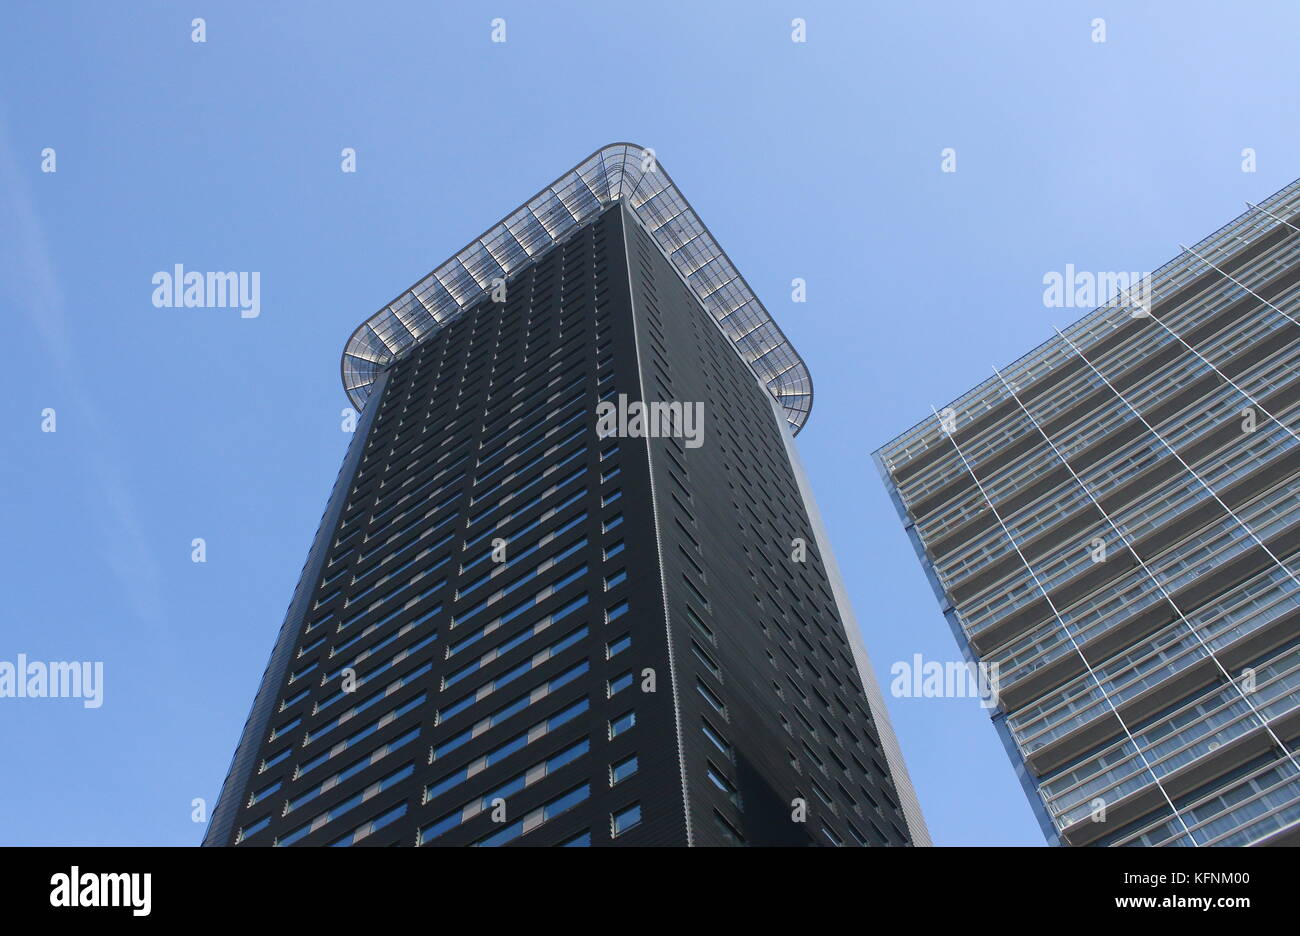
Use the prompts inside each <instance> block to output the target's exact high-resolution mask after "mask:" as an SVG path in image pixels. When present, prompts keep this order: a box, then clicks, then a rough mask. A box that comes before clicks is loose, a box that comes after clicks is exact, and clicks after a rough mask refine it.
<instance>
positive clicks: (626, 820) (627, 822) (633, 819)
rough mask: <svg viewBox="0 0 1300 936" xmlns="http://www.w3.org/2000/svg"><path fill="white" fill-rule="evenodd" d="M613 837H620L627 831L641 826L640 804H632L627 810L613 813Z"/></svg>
mask: <svg viewBox="0 0 1300 936" xmlns="http://www.w3.org/2000/svg"><path fill="white" fill-rule="evenodd" d="M613 819H614V835H616V836H617V835H622V834H623V833H624V832H626V831H627V830H628V829H631V828H634V827H635V826H639V825H640V824H641V804H640V803H633V804H632V805H631V806H629V807H627V809H624V810H620V811H619V812H616V813H614V816H613Z"/></svg>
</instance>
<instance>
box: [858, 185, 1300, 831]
mask: <svg viewBox="0 0 1300 936" xmlns="http://www.w3.org/2000/svg"><path fill="white" fill-rule="evenodd" d="M1298 260H1300V183H1294V184H1292V185H1290V186H1288V187H1287V188H1285V189H1283V190H1282V191H1280V192H1278V193H1277V194H1275V195H1274V196H1272V197H1271V198H1269V199H1268V200H1267V201H1265V202H1264V203H1263V204H1261V205H1259V206H1251V207H1250V210H1249V211H1247V212H1246V213H1245V214H1243V215H1241V216H1240V217H1239V218H1237V219H1236V220H1234V221H1233V222H1232V223H1231V224H1229V225H1228V226H1226V227H1224V228H1222V229H1221V230H1219V231H1217V232H1215V233H1214V234H1212V235H1211V236H1209V237H1208V238H1206V239H1205V240H1203V241H1201V242H1200V243H1199V244H1197V245H1195V246H1194V247H1191V248H1184V250H1183V252H1182V253H1181V254H1180V255H1179V256H1178V257H1176V258H1175V259H1174V260H1172V261H1171V262H1170V263H1168V264H1166V265H1165V266H1163V267H1162V268H1160V269H1159V270H1157V271H1156V272H1155V273H1153V274H1151V276H1150V279H1149V281H1148V282H1146V283H1144V284H1138V286H1137V288H1134V289H1130V290H1128V291H1126V292H1122V293H1121V294H1120V295H1118V296H1117V297H1116V298H1115V299H1114V300H1113V301H1111V302H1109V303H1107V304H1106V305H1104V306H1102V307H1101V308H1098V309H1097V310H1095V311H1094V312H1092V313H1091V314H1089V315H1087V316H1085V317H1084V318H1083V319H1081V320H1080V321H1078V322H1076V323H1075V324H1074V325H1072V326H1070V327H1069V328H1067V329H1066V330H1065V331H1064V332H1058V333H1057V335H1056V336H1055V337H1053V338H1052V339H1051V340H1049V341H1047V342H1046V343H1045V344H1043V345H1040V346H1039V347H1038V348H1036V349H1035V350H1033V351H1031V352H1030V353H1029V354H1028V355H1026V356H1025V357H1023V358H1021V359H1020V360H1018V361H1016V362H1015V363H1014V364H1011V365H1009V366H1008V367H1006V368H1004V369H1002V370H1000V371H997V372H995V373H994V375H993V376H992V377H990V378H989V379H988V380H986V381H984V382H983V383H982V384H980V385H979V386H977V387H976V388H975V389H973V390H971V391H970V392H968V393H966V394H965V395H964V396H962V397H961V398H960V399H958V400H956V401H954V402H953V403H951V404H950V405H948V406H946V407H942V408H939V409H937V410H936V411H935V412H934V413H933V414H932V415H931V416H930V417H929V418H926V419H925V420H923V421H922V422H921V423H919V424H918V425H917V426H915V427H914V428H913V429H911V430H909V431H908V432H906V433H904V434H903V435H902V436H900V437H899V438H897V439H895V440H894V441H892V442H890V443H888V444H887V445H885V446H884V447H882V448H881V449H880V450H879V451H878V452H877V453H876V460H877V464H878V467H879V469H880V472H881V474H882V475H883V477H884V479H885V483H886V486H887V487H888V489H889V492H890V494H891V496H892V498H893V499H894V502H895V505H896V507H897V509H898V511H899V514H900V515H901V516H902V519H903V522H904V524H905V526H906V529H907V533H908V536H909V538H910V539H911V541H912V544H913V546H914V547H915V549H916V551H917V553H918V555H919V556H920V558H921V561H922V563H923V564H924V566H925V568H926V570H927V574H928V575H929V577H930V581H931V584H932V585H933V587H934V590H935V592H936V594H937V595H938V597H939V600H940V603H941V605H942V609H943V613H944V615H945V617H946V618H947V620H948V623H949V625H950V626H951V628H952V631H953V633H954V634H955V635H956V637H957V640H958V642H959V644H960V645H961V646H962V648H963V650H964V652H965V653H966V654H967V659H968V662H972V663H978V664H983V665H984V666H985V668H986V673H987V675H988V676H989V678H990V680H991V681H995V682H996V684H997V686H998V687H999V690H1000V691H999V695H998V698H999V704H998V706H997V707H996V708H995V709H994V710H993V711H994V722H995V724H996V726H997V729H998V731H999V733H1000V735H1001V736H1002V739H1003V742H1004V744H1005V746H1006V748H1007V751H1008V752H1009V754H1010V755H1011V758H1012V761H1013V763H1014V764H1015V765H1016V769H1017V772H1018V773H1019V775H1020V778H1021V781H1022V783H1023V785H1024V787H1025V790H1026V792H1027V794H1028V796H1029V798H1030V801H1031V802H1032V803H1033V805H1034V807H1035V809H1036V811H1037V813H1038V815H1039V819H1040V822H1041V824H1042V826H1043V829H1044V832H1045V833H1046V835H1047V836H1048V838H1049V840H1050V841H1052V842H1053V843H1057V844H1065V845H1105V846H1119V845H1149V846H1154V845H1184V846H1189V845H1195V846H1207V845H1252V844H1283V843H1287V844H1295V843H1297V842H1300V769H1298V767H1300V765H1298V764H1297V754H1296V750H1297V745H1298V742H1300V579H1298V578H1297V575H1298V574H1300V556H1298V555H1297V550H1298V549H1300V446H1298V445H1297V443H1298V442H1300V436H1297V432H1298V431H1300V410H1298V409H1297V407H1298V405H1300V321H1298V320H1300V264H1298V263H1297V261H1298Z"/></svg>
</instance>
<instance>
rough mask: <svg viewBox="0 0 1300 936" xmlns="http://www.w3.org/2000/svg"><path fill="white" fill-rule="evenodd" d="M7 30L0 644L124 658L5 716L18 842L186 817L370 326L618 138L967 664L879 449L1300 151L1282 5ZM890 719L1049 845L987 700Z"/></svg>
mask: <svg viewBox="0 0 1300 936" xmlns="http://www.w3.org/2000/svg"><path fill="white" fill-rule="evenodd" d="M195 16H202V17H205V18H206V21H207V41H206V42H205V43H202V44H197V43H194V42H192V41H191V38H190V32H191V26H190V20H191V19H192V18H193V17H195ZM493 17H503V18H504V19H505V20H506V23H507V41H506V42H505V43H503V44H494V43H492V42H490V41H489V31H490V29H489V21H490V20H491V19H492V18H493ZM794 17H802V18H804V19H806V21H807V34H808V41H807V42H806V43H802V44H796V43H793V42H791V41H790V21H791V19H792V18H794ZM1097 17H1101V18H1103V19H1105V21H1106V31H1107V37H1106V38H1107V41H1106V42H1105V43H1095V42H1093V41H1091V33H1092V26H1091V25H1090V24H1091V22H1092V20H1093V19H1094V18H1097ZM6 20H7V22H6V27H5V30H4V34H3V37H0V80H3V83H4V87H5V88H6V89H7V93H6V94H5V96H4V99H3V101H0V310H2V311H3V321H4V325H5V331H6V333H7V334H8V336H9V339H8V340H9V341H10V343H11V352H10V353H9V355H8V361H9V363H8V365H7V367H8V368H9V370H10V373H11V374H12V375H13V377H14V379H13V380H10V381H9V382H8V391H7V392H6V393H5V394H4V396H3V399H2V400H0V412H2V413H3V419H4V427H5V440H6V443H7V445H6V457H5V458H4V459H2V460H0V473H2V474H0V481H2V483H0V491H3V495H2V496H3V516H4V519H5V526H6V529H7V533H8V535H7V536H6V537H5V538H4V543H3V552H4V555H3V557H0V558H2V560H3V561H0V568H3V569H5V570H6V580H5V592H6V601H5V603H4V611H3V617H2V618H0V660H10V661H12V660H14V659H15V658H16V655H17V654H18V653H26V654H27V655H28V657H30V658H33V659H44V660H102V661H104V664H105V687H104V690H105V691H104V704H103V706H102V707H101V708H99V709H94V710H89V709H86V708H84V707H83V706H82V705H80V704H79V703H76V702H66V701H64V702H47V701H36V700H12V699H4V700H0V739H2V740H3V744H4V748H5V752H6V755H7V756H6V758H5V767H6V769H5V770H3V771H0V844H195V843H197V842H198V840H199V838H200V837H201V835H202V827H201V826H200V825H197V824H195V823H194V822H193V821H191V805H190V804H191V801H192V800H193V799H194V798H196V797H202V798H205V799H206V800H207V801H208V803H209V806H210V805H211V804H212V802H213V801H214V800H215V798H216V795H217V792H218V789H219V786H220V783H221V780H222V778H223V777H224V775H225V771H226V767H227V765H228V763H229V759H230V755H231V753H232V751H233V749H234V745H235V742H236V740H237V737H238V734H239V730H240V728H241V727H242V725H243V722H244V718H245V716H246V715H247V712H248V708H249V704H250V703H251V701H252V697H253V693H254V691H255V689H256V686H257V682H258V679H259V678H260V676H261V673H262V669H263V667H264V666H265V663H266V659H267V656H268V655H269V652H270V649H271V644H272V641H273V640H274V637H275V634H276V631H277V629H278V627H279V625H280V622H281V619H282V616H283V614H284V610H285V608H286V606H287V604H288V601H289V597H290V594H291V592H292V590H293V587H294V584H295V581H296V579H297V575H298V572H299V570H300V568H301V566H302V562H303V560H304V558H305V556H306V551H307V549H308V546H309V544H310V542H311V538H312V535H313V533H314V531H315V529H316V524H317V522H318V521H319V519H320V514H321V511H322V509H323V508H324V504H325V499H326V496H327V495H328V492H329V489H330V486H331V484H332V483H333V480H334V477H335V474H336V473H337V471H338V467H339V463H340V460H341V458H342V456H343V451H344V448H345V446H346V444H347V441H348V436H347V435H345V434H344V433H343V432H342V431H340V428H339V423H340V410H341V409H342V408H343V407H344V405H345V404H346V400H345V397H344V395H343V392H342V389H341V386H340V382H339V372H338V361H339V354H340V351H341V350H342V347H343V344H344V342H345V340H346V339H347V337H348V335H349V334H350V333H351V331H352V330H353V328H355V326H356V325H357V324H358V323H359V322H360V321H361V320H362V319H363V318H365V317H367V316H368V315H369V314H370V313H371V312H373V311H374V310H375V309H376V308H377V307H378V306H379V305H380V304H381V303H383V302H385V301H386V300H388V299H390V298H392V297H393V296H394V295H395V294H396V293H397V292H398V291H399V290H400V289H402V288H404V287H406V286H408V285H409V284H410V283H412V282H413V281H414V280H416V279H417V278H418V277H420V276H422V275H423V274H425V273H426V272H428V271H429V270H430V269H432V268H433V267H434V266H435V265H436V264H437V263H438V262H440V261H442V260H443V259H445V258H446V257H447V256H448V255H450V254H451V253H452V252H453V251H455V250H456V249H458V248H460V247H461V246H463V244H464V243H465V242H466V241H468V240H469V239H470V238H471V237H472V236H474V235H476V234H478V233H479V232H480V231H482V230H483V229H484V228H486V227H487V226H488V225H489V224H490V223H492V222H494V221H496V220H497V219H498V218H500V217H501V216H502V215H503V214H504V213H505V212H506V211H508V210H509V209H511V208H513V207H514V206H516V205H517V204H519V203H520V202H521V201H522V200H524V199H525V198H526V197H527V196H529V195H531V194H532V193H533V192H535V191H536V190H537V189H538V188H540V187H541V186H542V185H543V184H545V183H547V182H549V181H550V180H551V179H552V178H554V177H555V176H556V175H558V174H559V173H560V172H562V171H564V170H565V169H568V168H569V167H571V166H572V165H574V164H575V163H576V162H578V160H579V159H581V158H582V157H584V156H586V155H587V154H588V153H590V152H591V151H592V150H594V149H596V148H597V147H599V146H601V145H602V144H605V143H608V142H612V141H616V140H631V141H634V142H637V143H641V144H644V145H647V146H651V147H654V148H655V150H656V151H657V152H658V154H659V157H660V159H661V160H662V162H663V164H664V166H665V167H666V168H667V169H668V171H669V172H670V173H672V175H673V178H674V180H675V181H676V182H677V183H678V185H679V186H680V187H681V188H682V190H683V192H684V193H685V194H686V196H687V197H688V198H689V199H690V200H691V201H692V203H693V205H694V206H695V208H696V210H697V211H698V212H699V213H700V215H701V217H703V219H704V220H705V222H706V223H707V224H708V225H709V227H710V228H711V229H712V231H713V233H714V234H715V235H716V236H717V238H718V239H719V241H720V242H721V243H722V244H723V246H724V247H725V249H726V250H727V252H728V253H729V254H730V256H731V258H732V259H733V260H734V261H735V263H736V264H737V266H738V267H739V268H740V269H741V270H742V271H743V272H744V274H745V276H746V278H747V279H748V280H749V282H750V284H751V285H752V286H753V288H754V289H755V291H756V292H757V293H758V294H759V296H760V297H761V298H763V300H764V301H765V303H766V304H767V305H768V307H769V309H770V310H771V312H772V313H773V315H774V316H775V317H776V319H777V320H778V321H779V322H780V324H781V326H782V328H783V329H784V330H785V332H786V334H787V335H788V336H789V337H790V339H791V340H792V342H793V343H794V345H795V347H796V348H797V349H798V350H799V351H800V352H801V353H802V355H803V356H804V358H805V360H806V361H807V362H808V364H809V367H810V368H811V371H812V374H813V378H814V381H815V384H816V391H817V396H816V404H815V406H814V409H813V414H812V418H811V420H810V422H809V425H808V428H807V429H806V430H805V431H804V432H803V434H802V435H801V436H800V439H799V448H800V450H801V453H802V456H803V459H804V462H805V465H806V467H807V468H808V471H809V474H810V477H811V480H812V483H813V487H814V490H815V491H816V493H817V496H818V500H819V502H820V505H821V508H822V512H823V514H824V516H825V519H826V522H827V526H828V528H829V531H830V535H831V539H832V542H833V543H834V546H835V549H836V553H837V556H838V559H839V563H840V566H841V568H842V570H843V572H844V575H845V578H846V580H847V582H848V585H849V590H850V593H851V595H852V598H853V600H854V604H855V607H856V610H857V614H858V618H859V620H860V622H861V624H862V627H863V631H864V635H865V639H866V643H867V646H868V649H869V650H870V652H871V655H872V658H873V660H874V661H875V664H876V667H877V671H878V673H879V675H880V676H881V680H882V682H884V683H886V684H887V682H888V666H889V663H890V662H891V661H894V660H904V659H910V658H911V657H912V654H914V653H921V654H923V655H924V656H925V657H926V658H928V659H939V660H943V659H955V658H957V650H956V647H955V645H954V643H953V639H952V636H951V634H950V633H949V631H948V629H947V627H946V626H945V624H944V622H943V620H942V618H941V617H940V615H939V613H938V610H937V606H936V604H935V601H934V597H933V595H932V594H931V592H930V589H929V587H928V585H927V584H926V582H925V579H924V577H923V574H922V572H921V569H920V567H919V565H918V564H917V562H916V559H915V556H914V555H913V553H912V551H911V549H910V547H909V546H908V543H907V541H906V539H905V537H904V535H903V532H902V529H901V527H900V525H899V522H898V520H897V517H896V515H895V514H894V512H893V509H892V508H891V506H890V505H889V502H888V500H887V498H886V496H885V494H884V491H883V489H882V487H881V485H880V482H879V480H878V479H877V477H876V475H875V472H874V469H873V467H872V465H871V462H870V452H871V451H872V450H874V449H875V448H876V447H877V446H879V445H880V444H881V443H883V442H885V441H887V440H889V439H891V438H892V437H894V436H895V435H897V434H898V433H900V432H901V431H903V430H904V429H906V428H908V427H909V426H910V425H912V424H913V423H914V422H916V421H918V420H919V419H921V418H922V417H923V416H925V415H926V414H927V413H929V411H930V406H931V405H935V406H942V405H943V404H944V403H946V402H947V401H949V400H951V399H952V398H954V397H955V396H957V395H958V394H960V393H961V392H963V391H965V390H966V389H968V388H969V387H971V386H973V385H974V384H976V383H978V382H979V381H981V380H983V379H984V378H985V377H986V376H988V375H989V374H990V373H991V370H990V368H991V366H992V365H994V364H997V365H999V366H1000V365H1001V364H1003V363H1006V362H1009V361H1011V360H1013V359H1015V358H1017V357H1019V356H1020V355H1021V354H1022V353H1024V352H1025V351H1027V350H1029V349H1030V348H1031V347H1032V346H1034V345H1036V344H1038V343H1039V342H1040V341H1042V340H1044V339H1045V338H1046V337H1047V336H1048V335H1050V334H1051V329H1052V327H1053V326H1054V325H1055V326H1060V325H1063V324H1065V323H1066V322H1068V321H1070V320H1071V319H1073V318H1075V317H1077V316H1078V313H1079V311H1080V310H1070V309H1045V308H1044V306H1043V302H1042V292H1043V284H1042V278H1043V275H1044V274H1045V273H1046V272H1048V271H1054V270H1055V271H1059V270H1062V269H1063V268H1064V267H1065V265H1066V264H1069V263H1072V264H1074V265H1075V267H1076V268H1078V269H1081V270H1099V271H1100V270H1151V269H1154V268H1155V267H1156V266H1158V265H1159V264H1161V263H1162V262H1164V261H1165V260H1167V259H1169V258H1170V257H1172V256H1173V255H1174V254H1175V253H1176V252H1177V249H1178V248H1177V245H1178V244H1179V243H1180V242H1182V243H1192V242H1194V241H1195V240H1196V239H1199V238H1200V237H1202V236H1204V235H1205V234H1208V233H1209V232H1211V231H1212V230H1214V229H1216V228H1218V227H1220V226H1221V225H1222V224H1224V223H1226V222H1227V221H1229V220H1230V219H1231V218H1232V217H1234V216H1235V215H1236V214H1238V213H1239V212H1240V211H1241V210H1242V209H1243V208H1244V202H1245V201H1246V200H1247V199H1249V200H1251V201H1257V200H1258V199H1261V198H1263V197H1265V196H1266V195H1268V194H1269V193H1271V192H1273V191H1275V190H1276V189H1278V188H1280V187H1282V186H1283V185H1284V184H1286V183H1288V182H1290V181H1291V180H1292V179H1293V178H1295V177H1296V176H1297V175H1300V171H1298V170H1297V166H1300V139H1298V136H1297V131H1298V128H1297V124H1296V122H1295V119H1294V117H1295V114H1296V113H1297V112H1300V108H1298V107H1297V100H1296V98H1297V95H1298V94H1300V82H1297V81H1296V75H1295V64H1294V62H1295V56H1294V36H1295V35H1296V32H1297V26H1298V25H1300V22H1298V21H1300V8H1297V7H1295V5H1294V4H1290V3H1259V2H1257V3H1251V4H1249V5H1235V6H1234V5H1228V4H1219V3H1215V4H1201V3H1191V2H1177V3H1175V2H1151V3H1142V4H1125V3H1111V2H1089V3H1072V2H1060V3H1052V4H1042V3H1031V2H1025V3H992V2H981V3H979V4H971V3H966V2H946V3H905V4H874V3H872V4H868V3H858V2H853V3H849V2H845V3H829V2H814V0H787V2H779V3H778V2H753V0H748V2H736V3H721V2H713V3H684V2H677V0H666V2H663V3H659V4H651V5H644V4H596V3H547V4H545V5H543V4H535V3H523V2H498V0H492V2H489V3H486V4H483V3H474V4H469V3H466V4H457V3H410V4H399V3H382V2H377V3H369V4H355V3H327V2H321V3H313V4H311V5H310V6H306V5H303V6H291V5H288V4H269V5H268V4H258V3H219V4H218V3H202V2H200V3H191V4H188V5H186V4H180V5H178V4H175V3H139V4H135V5H132V6H131V7H130V8H128V7H125V6H122V5H116V4H112V5H110V4H93V3H60V4H47V5H37V4H34V3H30V4H22V5H21V6H18V7H15V8H11V9H10V10H9V12H8V14H7V16H6ZM46 147H52V148H53V149H54V150H55V152H56V159H57V172H54V173H43V172H42V171H41V152H42V150H43V149H45V148H46ZM344 147H352V148H355V150H356V152H357V170H358V171H357V172H356V173H354V174H345V173H343V172H341V171H340V151H341V150H342V149H343V148H344ZM945 147H952V148H954V149H955V150H956V153H957V171H956V172H955V173H943V172H941V171H940V158H941V157H940V154H941V150H943V149H944V148H945ZM1247 147H1249V148H1253V149H1254V150H1255V151H1256V153H1257V171H1256V172H1253V173H1246V172H1242V171H1241V162H1242V157H1241V152H1242V150H1243V149H1245V148H1247ZM177 263H181V264H184V265H185V267H186V268H187V269H191V270H201V271H207V270H244V271H258V272H259V273H260V274H261V309H262V311H261V315H260V316H259V317H257V318H255V319H243V318H241V317H240V315H239V313H238V311H235V310H231V309H202V308H199V309H169V308H161V309H160V308H155V307H154V306H153V304H152V303H151V295H152V292H153V286H152V284H151V277H152V276H153V274H154V273H155V272H156V271H160V270H171V269H172V267H173V265H175V264H177ZM794 277H802V278H804V279H805V280H806V281H807V284H808V301H807V302H806V303H804V304H794V303H792V302H790V301H789V296H790V281H791V279H793V278H794ZM46 408H53V409H54V410H55V411H56V413H57V432H54V433H43V432H41V413H42V410H44V409H46ZM195 537H202V538H204V539H205V540H206V542H207V560H208V561H207V562H206V563H203V564H196V563H194V562H191V558H190V552H191V546H190V543H191V540H192V539H194V538H195ZM890 706H891V713H892V716H893V719H894V723H895V726H896V728H897V731H898V734H899V736H900V740H901V743H902V746H903V751H904V754H905V756H906V758H907V760H908V764H909V767H910V770H911V774H912V777H913V780H914V782H915V784H916V787H917V792H918V795H919V797H920V800H921V804H922V807H923V809H924V811H925V813H926V817H927V820H928V822H929V825H930V829H931V833H932V835H933V837H934V840H935V842H936V844H942V845H972V844H1005V845H1018V844H1027V845H1041V844H1042V836H1041V834H1040V833H1039V831H1038V828H1037V826H1036V824H1035V822H1034V820H1033V818H1032V815H1031V813H1030V810H1029V808H1028V806H1027V804H1026V802H1025V799H1024V796H1023V794H1022V792H1021V790H1020V788H1019V785H1018V784H1017V782H1016V781H1015V778H1014V775H1013V773H1012V770H1011V767H1010V765H1009V763H1008V761H1007V758H1006V755H1005V754H1004V753H1003V751H1002V748H1001V745H1000V744H999V742H998V740H997V738H996V736H995V734H994V732H993V730H992V728H991V727H990V726H989V724H988V719H987V715H986V713H985V711H984V710H983V709H981V708H980V707H979V706H978V705H977V704H976V703H974V702H973V701H969V700H967V701H961V700H908V699H898V700H893V699H891V700H890Z"/></svg>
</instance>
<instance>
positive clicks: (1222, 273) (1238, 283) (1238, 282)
mask: <svg viewBox="0 0 1300 936" xmlns="http://www.w3.org/2000/svg"><path fill="white" fill-rule="evenodd" d="M1178 246H1179V247H1183V245H1182V244H1179V245H1178ZM1183 250H1186V251H1187V252H1188V253H1190V254H1191V255H1192V256H1193V257H1195V258H1196V259H1197V260H1200V261H1201V262H1202V263H1204V264H1205V265H1206V266H1208V267H1209V268H1210V269H1211V270H1213V271H1214V272H1215V273H1218V274H1219V275H1220V276H1223V277H1226V278H1227V279H1228V280H1229V281H1230V282H1231V283H1232V284H1233V285H1235V286H1240V287H1241V288H1242V289H1244V290H1246V292H1248V293H1250V294H1251V295H1252V296H1254V297H1255V298H1256V299H1258V300H1259V301H1260V302H1262V303H1264V305H1266V306H1268V307H1269V308H1270V309H1272V310H1273V311H1274V312H1276V313H1277V314H1278V315H1280V316H1282V317H1283V318H1284V319H1286V320H1287V321H1288V322H1290V323H1291V324H1292V325H1300V321H1296V320H1295V319H1294V318H1292V317H1291V316H1289V315H1287V314H1286V313H1285V312H1283V311H1282V310H1281V309H1279V308H1278V307H1277V306H1275V305H1273V303H1271V302H1269V301H1268V300H1267V299H1265V298H1264V297H1263V296H1261V295H1260V294H1259V293H1257V292H1255V290H1253V289H1251V288H1250V287H1249V286H1247V285H1246V284H1245V283H1243V282H1242V281H1241V280H1239V279H1237V278H1236V277H1234V276H1233V275H1232V274H1231V273H1227V272H1225V271H1223V270H1220V269H1219V268H1218V267H1217V266H1215V265H1214V264H1213V263H1211V262H1210V261H1209V260H1206V259H1205V258H1204V257H1202V256H1201V255H1200V254H1198V253H1197V252H1196V251H1195V250H1192V248H1190V247H1183ZM1058 334H1059V332H1058Z"/></svg>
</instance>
